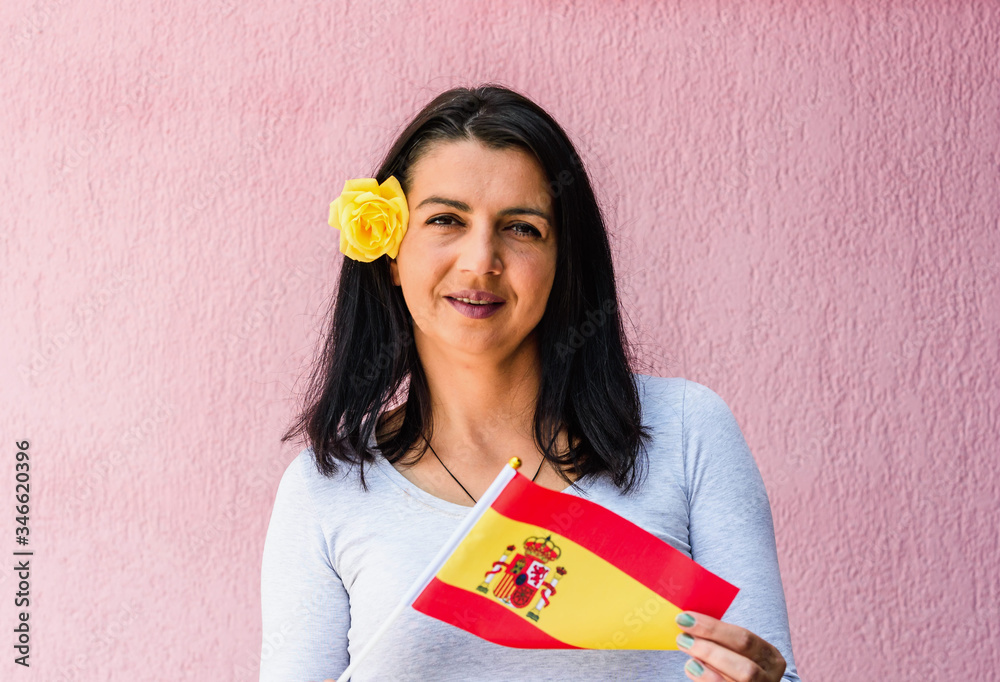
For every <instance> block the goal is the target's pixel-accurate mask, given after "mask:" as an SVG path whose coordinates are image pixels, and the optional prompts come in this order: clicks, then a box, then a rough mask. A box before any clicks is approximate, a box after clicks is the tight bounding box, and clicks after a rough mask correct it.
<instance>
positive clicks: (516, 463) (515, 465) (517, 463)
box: [508, 457, 521, 469]
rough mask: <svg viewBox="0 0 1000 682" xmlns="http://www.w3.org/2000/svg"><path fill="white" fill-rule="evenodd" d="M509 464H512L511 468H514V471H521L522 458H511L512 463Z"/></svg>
mask: <svg viewBox="0 0 1000 682" xmlns="http://www.w3.org/2000/svg"><path fill="white" fill-rule="evenodd" d="M508 464H510V466H511V467H512V468H514V469H520V468H521V458H520V457H511V458H510V462H508Z"/></svg>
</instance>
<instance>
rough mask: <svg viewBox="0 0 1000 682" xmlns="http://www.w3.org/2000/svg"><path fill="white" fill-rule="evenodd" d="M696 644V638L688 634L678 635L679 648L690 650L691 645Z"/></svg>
mask: <svg viewBox="0 0 1000 682" xmlns="http://www.w3.org/2000/svg"><path fill="white" fill-rule="evenodd" d="M692 644H694V637H692V636H691V635H689V634H688V633H686V632H682V633H681V634H679V635H677V646H679V647H680V648H682V649H690V648H691V645H692Z"/></svg>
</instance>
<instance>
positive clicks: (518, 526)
mask: <svg viewBox="0 0 1000 682" xmlns="http://www.w3.org/2000/svg"><path fill="white" fill-rule="evenodd" d="M436 578H437V580H439V581H441V582H442V583H445V584H447V585H450V586H451V587H452V588H457V589H458V590H464V591H465V592H467V593H468V594H467V595H466V596H467V597H468V598H469V599H471V600H473V601H469V600H467V599H464V598H463V599H462V601H463V602H465V603H467V604H474V603H477V602H475V601H474V600H480V602H478V603H481V604H482V606H484V607H485V606H487V604H486V602H487V601H488V602H492V604H494V605H499V606H500V607H502V608H504V609H506V610H508V611H509V612H510V613H511V614H512V615H516V616H517V618H519V619H521V620H523V625H524V626H526V627H534V628H538V629H539V630H541V631H542V632H544V633H545V634H546V635H547V636H549V637H551V638H553V639H555V640H558V641H559V642H562V643H564V644H565V645H567V646H569V647H576V648H584V649H677V648H678V647H677V641H676V638H677V635H679V634H680V633H681V632H682V630H681V629H680V627H679V626H678V625H677V623H676V621H675V620H674V618H675V617H676V616H677V615H678V614H679V613H680V612H681V609H679V608H678V607H677V606H675V605H674V604H671V603H670V602H669V601H667V600H666V599H664V598H663V597H661V596H660V595H659V594H657V593H656V592H654V591H653V590H651V589H650V588H648V587H646V586H645V585H643V584H642V583H640V582H639V581H637V580H636V579H635V578H633V577H631V576H630V575H628V574H627V573H625V572H623V571H621V570H619V569H618V568H616V567H615V566H614V565H613V564H611V563H609V562H608V561H605V560H604V559H602V558H601V557H599V556H597V555H595V554H594V553H592V552H590V551H589V550H587V549H586V548H584V547H582V546H580V545H578V544H576V543H574V542H572V541H571V540H569V539H567V538H565V537H560V536H559V535H555V534H553V533H551V532H550V531H549V530H547V529H546V528H544V527H540V526H536V525H531V524H527V523H522V522H520V521H514V520H512V519H510V518H507V517H506V516H504V515H502V514H500V513H499V512H497V511H496V510H495V509H493V508H489V509H487V510H486V511H485V512H484V514H483V516H482V518H480V520H479V521H478V522H477V523H476V525H475V527H474V528H473V529H472V530H471V531H470V532H469V535H468V536H467V537H466V539H465V541H464V542H463V543H462V544H461V545H460V546H459V547H458V548H457V549H456V550H455V552H454V553H453V554H452V556H451V558H450V559H449V560H448V562H447V563H446V564H445V566H443V567H442V569H441V570H440V571H439V572H438V574H437V576H436Z"/></svg>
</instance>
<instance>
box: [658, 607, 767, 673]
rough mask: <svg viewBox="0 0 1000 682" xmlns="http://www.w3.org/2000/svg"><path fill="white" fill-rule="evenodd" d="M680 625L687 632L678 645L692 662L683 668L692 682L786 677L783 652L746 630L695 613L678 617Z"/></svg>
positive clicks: (678, 641)
mask: <svg viewBox="0 0 1000 682" xmlns="http://www.w3.org/2000/svg"><path fill="white" fill-rule="evenodd" d="M685 617H687V618H685ZM677 624H678V625H680V626H681V629H682V630H684V633H683V634H680V635H677V645H678V646H679V647H680V648H681V651H686V652H687V653H688V654H690V655H691V658H692V660H690V661H688V662H687V665H685V666H684V672H685V673H687V676H688V677H689V678H690V679H692V680H697V681H698V682H765V681H766V682H778V681H779V680H781V676H782V675H783V674H784V673H785V666H786V663H785V657H784V656H782V655H781V652H780V651H778V650H777V649H776V648H775V647H773V646H772V645H771V644H769V643H767V642H765V641H764V640H763V639H761V638H760V637H758V636H757V635H755V634H754V633H752V632H750V631H749V630H747V629H746V628H741V627H740V626H738V625H733V624H732V623H723V622H722V621H721V620H716V619H715V618H712V617H711V616H706V615H705V614H703V613H696V612H694V611H685V612H683V613H681V614H680V615H679V616H677Z"/></svg>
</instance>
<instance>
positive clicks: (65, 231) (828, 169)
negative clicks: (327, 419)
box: [0, 0, 1000, 680]
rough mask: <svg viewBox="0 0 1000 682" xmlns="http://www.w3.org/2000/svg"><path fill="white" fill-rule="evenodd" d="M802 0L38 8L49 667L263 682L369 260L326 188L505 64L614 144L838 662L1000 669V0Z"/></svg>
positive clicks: (684, 331) (10, 261)
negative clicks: (335, 323) (267, 636)
mask: <svg viewBox="0 0 1000 682" xmlns="http://www.w3.org/2000/svg"><path fill="white" fill-rule="evenodd" d="M800 4H801V3H792V2H788V3H771V2H760V1H753V2H737V1H735V0H733V1H727V2H717V3H712V2H683V3H682V2H670V3H653V2H637V1H629V2H618V3H599V2H573V3H569V2H531V1H528V0H518V1H517V2H508V3H504V4H503V5H502V8H501V6H500V5H499V3H496V5H497V6H496V7H493V8H489V9H487V8H484V7H481V6H477V7H476V9H473V8H471V7H470V6H469V5H467V4H465V3H461V2H453V1H451V2H435V3H413V2H402V1H393V2H389V3H385V4H380V5H378V6H376V5H374V4H369V3H351V5H350V6H348V5H347V4H345V3H343V2H334V3H329V4H327V3H288V2H277V1H275V0H271V1H269V2H260V3H250V4H249V5H245V4H244V3H236V2H234V1H233V0H210V1H209V2H179V3H169V4H167V5H164V4H162V3H141V4H140V5H139V6H136V7H133V6H125V5H121V4H119V3H101V4H97V3H82V2H70V1H68V0H42V1H41V2H38V3H34V4H30V3H4V4H3V5H2V8H0V101H2V102H3V105H2V106H0V145H2V148H0V183H2V185H0V186H2V189H3V196H4V199H3V217H2V221H0V224H2V238H0V239H2V248H0V257H2V268H0V278H2V295H0V305H2V310H0V315H2V316H0V319H2V322H0V324H2V332H0V344H2V345H0V372H2V375H0V391H2V393H0V400H2V413H0V435H2V444H0V481H2V483H0V495H2V497H0V510H6V511H4V512H3V513H0V555H2V556H6V557H9V556H10V552H12V551H13V550H14V549H15V548H16V547H15V545H14V542H13V538H14V525H15V522H14V519H13V511H12V508H13V498H12V496H13V493H14V490H13V488H14V483H13V481H14V454H15V446H14V442H15V441H16V440H22V439H28V440H30V443H31V449H30V452H31V453H32V455H33V459H32V470H31V473H32V488H31V495H32V498H31V505H32V507H31V521H30V523H31V526H30V528H31V536H30V538H31V545H30V547H31V549H33V550H34V551H35V552H36V553H35V555H34V557H33V559H32V561H33V563H32V566H33V570H32V573H31V598H32V607H31V621H30V622H31V625H32V629H31V646H32V649H31V662H32V667H31V669H30V671H22V670H20V669H17V672H18V674H19V675H20V677H18V679H20V678H21V677H25V678H28V677H31V678H33V679H39V680H68V679H74V680H76V679H86V680H98V679H101V680H132V679H143V680H144V679H192V680H202V679H203V680H209V679H224V680H252V679H256V669H257V664H258V660H259V653H260V652H259V645H260V637H261V632H260V612H259V607H260V604H259V593H258V590H259V570H260V553H261V548H262V543H263V539H264V533H265V529H266V526H267V522H268V517H269V513H270V509H271V503H272V501H273V495H274V492H275V489H276V486H277V483H278V477H279V475H280V473H281V472H282V471H283V469H284V467H285V465H286V464H287V462H288V461H289V460H290V459H291V458H292V457H293V456H294V455H295V454H296V453H297V451H298V446H297V445H295V446H291V445H290V446H286V447H282V446H280V445H279V443H278V442H277V440H278V437H279V435H280V433H281V431H282V428H283V427H284V426H285V425H286V424H287V422H288V420H289V419H290V417H291V415H292V413H293V408H294V402H293V400H294V391H295V390H296V389H297V388H301V383H299V384H296V381H297V379H298V377H299V376H300V374H301V372H302V371H303V369H304V367H305V366H306V363H307V362H308V360H309V359H310V358H311V355H312V351H313V349H314V347H315V344H316V342H317V338H318V337H317V335H318V331H319V329H320V326H321V314H322V311H323V307H324V304H325V300H326V297H327V296H328V295H329V293H330V292H331V290H332V287H331V285H332V283H333V282H334V280H335V277H336V271H337V268H338V267H339V262H340V259H341V256H340V254H339V253H338V252H337V236H336V234H332V230H331V229H330V228H329V227H327V225H326V217H327V211H328V204H329V202H330V201H331V200H332V199H333V198H334V197H335V196H336V194H337V193H338V192H339V191H340V189H341V188H342V186H343V182H344V180H345V179H346V178H349V177H359V176H364V175H367V174H369V173H370V172H371V171H372V170H373V168H374V166H375V164H376V162H377V160H378V159H379V158H380V154H381V153H382V152H383V151H384V150H385V149H386V148H387V146H388V144H389V143H390V142H391V139H392V137H393V135H394V133H395V132H397V131H398V130H399V127H400V126H401V125H402V124H403V123H404V122H406V121H407V120H408V118H409V117H411V116H412V115H413V114H414V113H416V111H417V110H418V109H419V108H420V107H421V106H423V105H424V104H425V103H426V102H427V101H428V100H429V99H430V98H431V97H433V96H434V95H435V94H437V93H438V92H440V91H442V90H444V89H447V88H448V87H451V86H454V85H470V84H476V83H479V82H483V81H487V80H497V81H500V82H503V83H505V84H507V85H510V86H512V87H514V88H516V89H519V90H521V91H523V92H525V93H526V94H528V95H529V96H531V97H533V98H534V99H536V100H537V101H538V102H539V103H540V104H541V105H542V106H544V107H546V108H547V109H548V110H549V111H551V112H552V113H553V115H554V116H555V117H556V119H557V120H559V121H560V122H561V123H563V124H564V126H565V128H566V129H567V130H568V132H569V133H570V135H571V136H572V137H573V139H574V140H575V141H576V142H577V143H578V145H579V147H580V149H581V152H582V154H583V157H584V159H585V160H586V162H587V163H588V164H589V166H590V167H591V169H592V171H593V176H594V181H595V185H596V186H597V188H598V192H599V195H600V198H601V199H602V201H603V203H604V204H605V205H606V207H607V208H608V211H609V218H610V222H611V224H612V225H613V226H614V231H615V240H616V245H617V262H618V265H619V267H620V271H621V277H622V282H623V291H624V292H625V294H626V296H627V298H628V309H629V311H630V314H631V315H632V319H633V321H634V322H635V324H636V326H637V328H638V339H639V340H640V342H641V343H642V347H643V352H644V357H645V358H646V359H647V360H648V362H649V363H650V368H651V371H652V372H654V373H658V374H661V375H666V376H676V375H681V376H686V377H688V378H690V379H693V380H696V381H699V382H701V383H704V384H706V385H708V386H709V387H711V388H713V389H714V390H715V391H717V392H718V393H719V394H720V395H722V396H723V398H725V399H726V400H727V402H728V403H729V405H730V406H731V407H732V409H733V411H734V412H735V414H736V416H737V418H738V419H739V421H740V423H741V425H742V427H743V430H744V433H745V435H746V437H747V440H748V442H749V443H750V447H751V449H752V450H753V452H754V454H755V456H756V458H757V461H758V462H759V465H760V468H761V470H762V473H763V475H764V479H765V481H766V483H767V486H768V490H769V492H770V495H771V502H772V506H773V509H774V514H775V523H776V527H777V540H778V547H779V551H780V560H781V567H782V572H783V578H784V581H785V588H786V593H787V597H788V603H789V611H790V619H791V625H792V629H793V644H794V647H795V653H796V657H797V660H798V664H799V669H800V671H801V673H802V675H803V677H804V679H808V680H883V679H885V680H888V679H893V680H904V679H905V680H916V679H921V680H924V679H935V680H936V679H967V680H987V679H990V676H991V675H992V674H995V673H993V672H992V671H994V670H996V669H997V667H998V666H1000V650H998V645H997V642H998V641H1000V636H998V634H1000V633H998V631H997V623H998V622H1000V613H998V603H1000V599H998V597H1000V595H998V593H1000V579H998V573H997V570H996V566H997V565H998V564H1000V551H998V547H997V528H998V527H1000V514H998V503H997V499H998V494H1000V489H998V488H1000V486H998V483H1000V475H998V464H997V459H996V456H997V445H996V444H997V441H998V437H1000V428H998V413H997V410H998V407H997V405H998V395H1000V379H998V372H1000V355H998V351H1000V348H998V336H1000V329H998V327H1000V300H998V299H1000V296H998V282H1000V235H998V222H997V216H998V213H1000V210H998V207H1000V180H998V175H1000V166H998V163H1000V135H998V128H1000V124H998V105H1000V78H998V75H1000V73H998V72H1000V59H998V56H1000V55H998V49H997V45H998V42H1000V9H998V7H997V5H996V3H989V2H957V3H950V4H951V5H952V6H950V7H948V8H945V7H944V3H936V2H927V1H924V2H919V1H917V0H912V1H910V2H896V3H873V2H863V1H860V0H858V1H855V2H848V1H846V0H845V1H844V2H827V3H807V5H806V6H803V7H800V6H799V5H800ZM11 567H12V562H11V561H10V559H9V558H3V559H2V560H0V630H2V631H4V632H6V633H8V634H7V635H5V636H4V637H2V638H0V644H2V647H0V651H3V652H4V654H3V658H2V660H0V677H3V678H4V679H8V675H10V674H11V673H12V672H13V671H14V670H15V669H16V668H17V666H15V665H14V664H13V662H12V659H13V655H12V650H11V644H12V635H11V634H10V633H11V630H12V629H13V627H14V618H15V609H14V608H13V593H14V591H15V589H16V583H17V582H18V581H17V580H15V576H14V574H13V572H12V571H11V570H10V569H11ZM335 673H336V671H332V672H331V674H335ZM9 679H13V677H12V676H11V677H9Z"/></svg>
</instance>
